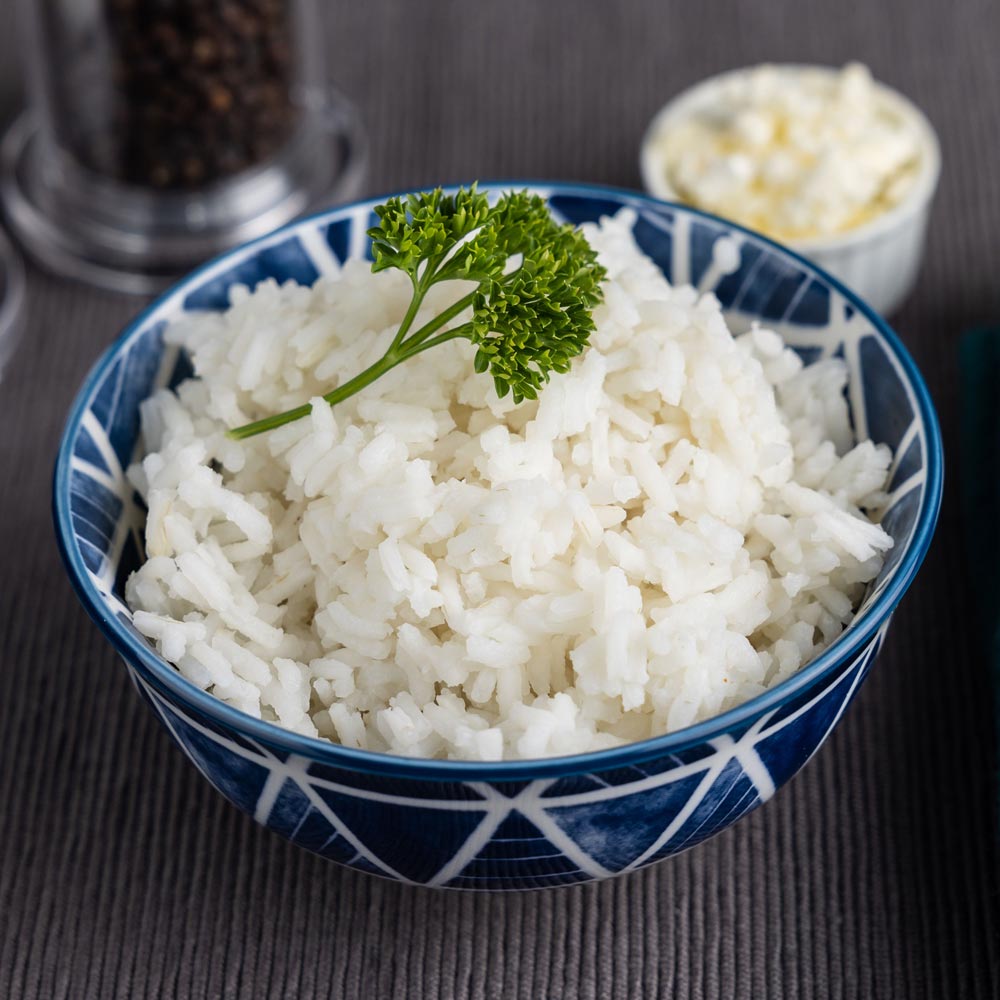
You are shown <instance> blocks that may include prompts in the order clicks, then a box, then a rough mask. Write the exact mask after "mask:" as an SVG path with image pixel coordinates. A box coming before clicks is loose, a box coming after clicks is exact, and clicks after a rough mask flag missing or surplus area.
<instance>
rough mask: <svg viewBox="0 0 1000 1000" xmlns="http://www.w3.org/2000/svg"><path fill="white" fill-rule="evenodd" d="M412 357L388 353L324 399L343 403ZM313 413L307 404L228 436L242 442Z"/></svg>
mask: <svg viewBox="0 0 1000 1000" xmlns="http://www.w3.org/2000/svg"><path fill="white" fill-rule="evenodd" d="M408 357H410V353H407V352H400V353H395V352H393V351H388V352H387V353H386V354H384V355H383V356H382V357H381V358H379V359H378V361H376V362H375V364H373V365H369V366H368V367H367V368H366V369H365V370H364V371H362V372H358V374H357V375H355V376H354V378H351V379H348V380H347V381H346V382H345V383H344V384H343V385H338V386H337V388H336V389H333V390H332V391H331V392H328V393H327V394H326V395H325V396H324V397H323V398H324V399H325V400H326V401H327V402H328V403H329V404H330V405H331V406H334V405H335V404H337V403H341V402H343V401H344V400H345V399H348V398H350V397H351V396H353V395H354V394H355V393H356V392H360V391H361V390H362V389H363V388H364V387H365V386H366V385H370V384H371V383H372V382H374V381H375V379H377V378H379V376H381V375H384V374H385V373H386V372H387V371H389V370H390V369H392V368H395V367H396V365H398V364H399V363H400V362H401V361H405V360H406V359H407V358H408ZM311 412H312V405H311V404H310V403H305V404H303V405H302V406H296V407H295V409H293V410H285V412H284V413H276V414H274V415H273V416H270V417H264V419H263V420H255V421H253V423H249V424H244V425H243V426H242V427H234V428H233V429H232V430H231V431H229V432H228V436H229V437H231V438H233V440H235V441H242V440H243V439H244V438H248V437H253V436H254V435H255V434H263V433H264V431H272V430H274V429H275V428H276V427H283V426H284V425H285V424H290V423H292V422H293V421H295V420H299V419H301V418H302V417H308V416H309V414H310V413H311Z"/></svg>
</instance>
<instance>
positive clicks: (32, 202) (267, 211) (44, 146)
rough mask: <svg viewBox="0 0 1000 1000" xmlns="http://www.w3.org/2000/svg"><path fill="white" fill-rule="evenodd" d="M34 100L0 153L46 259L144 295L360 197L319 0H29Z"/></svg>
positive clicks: (348, 121)
mask: <svg viewBox="0 0 1000 1000" xmlns="http://www.w3.org/2000/svg"><path fill="white" fill-rule="evenodd" d="M19 13H20V17H21V29H22V31H23V36H24V37H23V48H24V50H25V53H26V60H25V62H26V67H27V69H28V86H29V96H30V100H31V106H30V109H29V111H28V112H27V113H26V114H25V115H23V116H22V118H21V119H19V120H18V121H17V122H16V123H15V125H14V126H13V127H12V129H11V131H10V132H9V134H8V135H7V137H6V138H5V140H4V143H3V148H2V150H0V158H2V160H0V166H2V170H3V177H2V188H0V194H2V197H3V201H4V205H5V208H6V211H7V214H8V218H9V221H10V224H11V226H12V228H13V229H14V231H15V232H16V233H17V234H18V236H19V237H20V238H21V240H22V241H23V242H24V243H25V244H26V246H28V248H29V249H30V250H32V251H33V253H34V254H35V255H36V256H37V257H39V258H40V259H41V260H42V261H43V262H44V263H47V264H49V265H50V266H52V267H53V268H55V269H56V270H59V271H62V272H64V273H70V274H73V275H75V276H77V277H82V278H85V279H89V280H91V281H95V282H98V283H101V284H105V285H110V286H113V287H116V288H124V289H129V290H135V291H145V290H148V289H150V288H153V287H156V286H157V285H159V284H161V283H163V282H164V281H165V280H167V279H169V278H170V277H171V276H173V275H175V274H176V273H178V272H179V271H182V270H184V269H186V268H189V267H190V266H191V265H192V264H194V263H197V262H198V261H200V260H203V259H205V258H206V257H208V256H210V255H211V254H213V253H215V252H217V251H219V250H222V249H224V248H226V247H228V246H232V245H233V244H235V243H238V242H242V241H243V240H246V239H248V238H251V237H253V236H256V235H259V234H261V233H264V232H267V231H269V230H270V229H273V228H274V227H275V226H278V225H281V224H282V223H283V222H286V221H288V220H289V219H291V218H293V217H294V216H296V215H298V214H300V213H301V212H302V211H304V210H306V209H307V208H310V207H313V206H315V205H317V204H318V203H319V202H321V201H330V200H334V199H335V198H338V197H345V196H347V195H349V194H352V193H354V191H353V190H352V189H353V188H356V186H357V185H358V182H359V181H360V176H361V171H362V169H363V160H364V137H363V132H362V130H361V128H360V125H359V123H358V119H357V115H356V113H355V112H354V110H353V108H352V106H351V105H350V104H349V103H348V102H347V101H346V100H345V99H344V98H343V97H342V96H341V95H339V94H337V93H336V92H335V91H332V90H331V89H330V88H329V87H328V86H327V85H326V83H325V80H324V65H323V58H322V56H323V48H322V30H321V25H320V24H319V23H318V10H317V8H316V5H315V2H314V0H21V5H20V12H19Z"/></svg>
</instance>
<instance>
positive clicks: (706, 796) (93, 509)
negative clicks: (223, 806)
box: [54, 185, 941, 890]
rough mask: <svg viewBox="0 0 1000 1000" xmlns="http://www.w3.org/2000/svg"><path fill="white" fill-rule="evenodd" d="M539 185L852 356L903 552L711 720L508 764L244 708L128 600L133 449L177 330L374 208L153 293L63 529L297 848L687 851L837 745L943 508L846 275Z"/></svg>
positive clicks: (82, 407)
mask: <svg viewBox="0 0 1000 1000" xmlns="http://www.w3.org/2000/svg"><path fill="white" fill-rule="evenodd" d="M510 186H512V187H523V186H525V185H510ZM529 186H530V187H533V188H534V190H535V191H537V192H538V193H539V194H541V195H542V196H544V197H546V198H547V199H548V202H549V205H550V207H551V209H552V211H553V214H554V215H555V216H556V217H557V218H561V219H565V220H567V221H571V222H574V223H579V222H583V221H592V220H596V219H598V218H599V217H600V216H601V215H604V214H608V213H612V212H615V211H617V210H618V209H619V208H621V207H623V206H627V207H629V208H632V209H634V210H635V211H636V213H637V218H636V223H635V228H634V232H635V236H636V239H637V241H638V242H639V244H640V246H642V248H643V249H644V250H645V252H646V253H648V254H649V255H650V256H651V257H652V258H653V259H654V260H655V261H656V263H657V264H658V265H659V266H660V267H661V268H662V269H663V271H664V273H665V274H666V275H667V277H668V278H670V279H671V280H672V281H674V282H675V283H684V282H691V283H693V284H694V285H695V286H696V287H697V288H698V289H699V290H700V291H702V292H713V293H714V294H715V295H716V296H717V297H718V298H719V300H720V301H721V303H722V305H723V308H724V309H725V311H726V314H727V318H728V320H729V322H730V324H731V326H732V327H733V328H734V329H736V330H741V329H746V328H748V327H749V325H750V324H751V323H752V322H753V321H754V320H757V319H760V320H762V321H764V322H766V323H767V324H768V325H769V326H771V327H772V328H774V329H776V330H777V331H778V332H779V333H780V334H781V335H782V336H783V337H784V339H785V340H786V342H787V343H789V344H790V345H791V346H792V347H793V348H794V349H795V350H796V351H798V352H799V353H800V355H801V356H802V358H803V359H804V360H805V361H806V363H811V362H813V361H815V360H816V359H818V358H821V357H830V356H840V357H843V358H844V359H845V360H846V362H847V364H848V367H849V372H850V375H849V383H848V388H847V400H848V404H849V407H850V412H851V419H852V421H853V425H854V428H855V432H856V434H857V435H858V436H859V437H866V436H869V435H870V436H872V437H874V438H875V440H877V441H884V442H885V443H887V444H889V445H890V446H891V447H892V448H893V450H894V453H895V456H896V457H895V461H894V465H893V468H892V470H891V472H890V490H891V502H890V505H889V508H888V510H887V512H886V514H885V516H884V519H883V523H884V525H885V527H886V528H887V530H888V531H889V532H890V533H891V534H892V536H893V538H894V540H895V546H894V548H893V549H892V550H891V552H890V555H889V558H888V559H887V560H886V564H885V566H884V567H883V570H882V572H881V573H880V575H879V577H878V579H877V580H876V581H874V583H873V584H872V586H871V587H870V588H869V591H868V593H867V594H866V597H865V600H864V603H863V605H862V609H861V611H860V613H859V615H858V616H857V617H856V619H855V621H854V622H853V623H852V624H851V626H850V628H849V629H848V630H847V631H846V632H845V633H844V635H843V636H842V637H841V638H840V639H838V640H837V642H836V643H834V645H833V646H832V647H831V648H830V649H829V650H827V651H826V652H825V653H824V654H823V655H822V656H820V657H819V658H818V659H817V660H816V661H814V662H813V663H812V664H810V665H807V666H806V667H805V668H803V669H802V670H801V671H800V672H799V673H798V674H796V675H795V676H794V677H792V678H791V679H789V680H788V681H786V682H784V683H783V684H781V685H779V686H778V687H777V688H775V689H773V690H772V691H770V692H768V693H766V694H765V695H762V696H761V697H759V698H757V699H754V700H753V701H751V702H749V703H748V704H746V705H744V706H742V707H741V708H738V709H736V710H734V711H732V712H729V713H726V714H725V715H723V716H720V717H718V718H717V719H714V720H710V721H709V722H707V723H702V724H699V725H697V726H694V727H691V728H690V729H687V730H684V731H681V732H679V733H674V734H670V735H669V736H666V737H660V738H658V739H655V740H648V741H645V742H644V743H638V744H633V745H631V746H628V747H623V748H618V749H615V750H610V751H602V752H600V753H596V754H588V755H583V756H580V757H575V758H562V759H559V760H555V761H535V762H532V761H529V762H507V763H501V764H495V765H475V764H466V763H461V762H459V763H456V762H446V761H431V762H428V761H411V760H406V759H403V758H394V757H389V756H387V755H380V754H372V753H365V752H363V751H352V750H348V749H346V748H343V747H339V746H335V745H332V744H327V743H325V742H321V741H319V740H312V739H308V738H306V737H302V736H298V735H296V734H293V733H289V732H286V731H285V730H281V729H279V728H277V727H275V726H272V725H270V724H269V723H264V722H261V721H260V720H255V719H251V718H249V717H248V716H245V715H242V713H240V712H238V711H236V710H235V709H232V708H230V707H229V706H227V705H224V704H223V703H221V702H218V701H216V700H215V699H214V698H212V697H211V696H210V695H207V694H205V693H204V692H202V691H199V690H197V689H196V688H194V687H193V686H192V685H190V684H189V683H188V682H187V681H186V680H184V679H183V678H182V677H181V676H180V675H179V674H178V673H177V672H176V671H175V670H174V669H173V667H171V666H170V665H169V664H167V663H166V662H165V661H163V660H162V659H160V658H159V657H158V656H157V655H156V653H155V652H154V651H153V650H152V649H151V648H150V646H149V645H148V644H147V643H146V641H145V640H144V639H143V638H142V636H141V635H140V634H139V633H138V632H137V631H136V630H135V629H134V627H133V626H132V624H131V616H130V613H129V611H128V608H127V607H126V606H125V604H124V600H123V597H122V593H123V585H124V581H125V579H126V578H127V576H128V574H129V572H131V570H132V569H134V568H135V567H136V566H137V565H138V563H139V560H140V559H141V552H142V525H143V511H142V508H141V505H140V504H139V503H138V500H137V497H136V496H135V494H134V493H133V491H132V490H131V488H130V487H129V486H128V484H127V482H126V480H125V476H124V471H123V470H124V468H125V467H126V466H127V464H128V462H129V461H130V459H131V457H132V456H133V454H134V451H135V448H136V444H137V435H138V403H139V401H140V400H141V399H143V398H144V397H145V396H146V395H148V394H149V392H150V391H151V389H152V388H153V387H154V386H156V385H173V384H176V383H177V382H179V381H180V380H182V379H183V378H185V377H187V376H188V375H189V374H190V367H189V365H188V362H187V359H186V358H185V357H183V356H179V355H178V354H177V352H176V351H174V350H172V349H166V348H165V347H164V345H163V340H162V331H163V328H164V326H165V325H166V323H167V322H170V321H171V320H173V319H176V318H177V317H178V316H180V315H181V314H183V312H185V311H186V310H192V309H202V308H219V307H221V306H223V305H225V303H226V297H227V295H228V289H229V288H230V286H231V285H232V284H234V283H250V284H253V283H255V282H257V281H259V280H262V279H264V278H273V279H275V280H277V281H279V282H282V281H286V280H296V281H300V282H309V281H313V280H315V278H316V277H317V276H318V275H322V274H331V273H336V271H337V270H338V269H339V267H340V265H341V264H342V263H343V261H344V260H346V259H347V258H349V257H366V256H368V255H369V247H368V240H367V237H366V235H365V230H366V229H367V227H368V226H369V225H371V223H372V204H371V203H361V204H358V205H353V206H348V207H346V208H342V209H335V210H332V211H330V212H326V213H324V214H322V215H319V216H316V217H314V218H311V219H306V220H303V221H302V222H299V223H296V224H293V225H292V226H291V227H288V228H286V229H285V230H282V231H280V232H278V233H276V234H273V235H272V236H269V237H266V238H264V239H263V240H259V241H257V242H256V243H254V244H250V245H248V246H247V247H243V248H241V249H239V250H236V251H234V252H232V253H230V254H227V255H226V256H225V257H223V258H220V259H219V260H218V261H215V262H213V263H212V264H209V265H207V266H206V267H205V268H203V269H202V270H201V271H199V272H196V273H195V274H194V275H192V276H191V277H190V278H188V279H187V280H186V281H184V282H183V283H182V284H181V285H179V286H178V287H177V288H176V289H175V290H174V291H172V292H170V293H168V294H167V295H166V296H164V297H163V298H162V299H161V300H160V301H159V302H157V303H155V304H154V305H153V306H152V307H151V308H150V309H149V310H148V311H147V312H146V313H145V314H144V315H143V316H141V317H140V318H139V319H138V320H137V321H136V322H135V323H134V324H133V326H132V327H131V328H130V329H129V330H127V331H126V332H125V334H124V335H123V336H122V338H121V339H120V340H119V341H118V342H117V343H116V344H115V345H114V346H113V347H112V348H111V349H110V351H109V352H108V354H107V355H106V356H105V357H104V358H103V359H102V360H101V361H100V362H99V363H98V365H97V366H96V368H95V370H94V371H93V373H92V374H91V376H90V377H89V379H88V381H87V383H86V385H85V386H84V388H83V390H82V391H81V393H80V396H79V397H78V400H77V403H76V406H75V408H74V411H73V413H72V415H71V417H70V419H69V422H68V425H67V429H66V432H65V435H64V438H63V442H62V447H61V449H60V455H59V459H58V462H57V468H56V481H55V495H54V506H55V516H56V525H57V533H58V539H59V543H60V547H61V550H62V554H63V557H64V560H65V561H66V565H67V568H68V570H69V574H70V578H71V580H72V581H73V584H74V586H75V587H76V589H77V592H78V594H79V595H80V597H81V599H82V600H83V603H84V605H85V606H86V608H87V610H88V611H89V612H90V614H91V616H92V617H93V618H94V619H95V621H96V622H97V623H98V625H99V626H100V627H101V628H102V630H103V631H104V632H105V633H106V634H107V635H108V637H109V639H110V640H111V641H112V643H113V644H114V645H115V647H116V648H117V649H118V650H119V652H120V653H121V654H122V655H123V657H124V659H125V661H126V664H127V666H128V668H129V671H130V674H131V676H132V678H133V680H134V682H135V684H136V687H137V688H138V690H139V692H140V694H141V695H142V696H143V698H144V699H145V700H146V701H148V702H149V704H150V705H151V706H152V707H153V709H154V710H155V712H156V714H157V716H158V718H159V719H160V721H161V722H162V723H163V725H164V726H165V727H166V728H167V730H168V732H169V733H170V734H171V736H172V737H173V739H174V740H175V741H176V742H177V744H178V745H179V746H180V747H181V748H182V749H183V750H184V752H185V753H186V754H187V756H188V757H189V758H190V759H191V761H192V762H193V763H194V764H195V766H196V767H197V768H198V769H199V770H200V771H201V772H202V774H204V775H205V777H206V778H207V779H208V780H209V781H210V782H211V783H212V784H213V785H214V786H215V787H216V788H217V789H218V790H219V791H220V792H221V793H222V794H223V795H224V796H225V797H226V798H227V799H229V801H231V802H232V803H233V804H235V805H236V806H238V807H239V808H240V809H242V810H244V811H245V812H247V813H249V814H250V815H251V816H253V817H254V818H255V819H256V820H257V821H258V822H260V823H262V824H264V825H265V826H267V827H268V828H269V829H272V830H274V831H275V832H276V833H278V834H280V835H281V836H283V837H286V838H287V839H289V840H291V841H292V842H293V843H296V844H299V845H301V846H302V847H305V848H307V849H308V850H311V851H314V852H316V853H318V854H320V855H322V856H324V857H327V858H330V859H331V860H335V861H338V862H340V863H342V864H346V865H350V866H351V867H354V868H357V869H359V870H362V871H366V872H372V873H376V874H379V875H383V876H387V877H389V878H394V879H398V880H400V881H404V882H410V883H415V884H420V885H431V886H446V887H449V888H466V889H491V890H493V889H522V888H536V887H540V886H547V885H566V884H572V883H575V882H581V881H588V880H590V879H596V878H604V877H607V876H610V875H614V874H617V873H619V872H625V871H631V870H634V869H636V868H641V867H643V866H645V865H647V864H650V863H652V862H654V861H657V860H659V859H661V858H664V857H667V856H669V855H671V854H676V853H677V852H679V851H682V850H686V849H687V848H689V847H692V846H693V845H695V844H697V843H699V842H701V841H702V840H705V839H706V838H708V837H710V836H712V835H713V834H714V833H717V832H718V831H719V830H721V829H723V828H725V827H726V826H729V825H730V824H732V823H734V822H735V821H736V820H737V819H738V818H739V817H740V816H742V815H745V814H746V813H747V812H749V811H750V810H751V809H754V808H755V807H756V806H758V805H760V804H761V803H762V802H765V801H767V799H769V798H770V797H771V795H773V794H774V792H775V790H776V789H777V788H778V787H780V786H781V785H782V784H784V782H785V781H787V780H788V779H789V778H790V777H791V776H792V775H793V774H795V772H796V771H798V770H799V768H801V767H802V765H803V764H804V763H805V762H806V761H807V760H808V758H809V757H810V756H811V755H812V754H813V753H814V752H815V751H816V750H817V748H818V747H819V746H820V745H821V744H822V743H823V741H824V740H825V738H826V736H827V735H828V734H829V732H830V731H831V730H832V729H833V727H834V726H835V725H836V724H837V722H838V720H839V719H840V717H841V715H842V714H843V712H844V710H845V708H846V707H847V704H848V703H849V702H850V700H851V698H852V697H853V695H854V693H855V691H856V690H857V688H858V685H859V684H860V683H861V680H862V679H863V678H864V676H865V674H866V673H867V671H868V669H869V667H870V665H871V662H872V660H873V658H874V656H875V653H876V652H877V650H878V647H879V645H880V644H881V642H882V638H883V636H884V635H885V631H886V628H887V627H888V623H889V615H890V613H891V611H892V609H893V608H894V607H895V605H896V603H897V602H898V600H899V598H900V597H901V596H902V593H903V591H904V590H905V589H906V587H907V586H908V585H909V582H910V581H911V580H912V577H913V574H914V573H915V572H916V570H917V568H918V566H919V564H920V561H921V560H922V558H923V555H924V552H925V551H926V549H927V546H928V544H929V541H930V535H931V532H932V530H933V527H934V522H935V520H936V517H937V510H938V505H939V502H940V491H941V457H940V439H939V432H938V428H937V422H936V418H935V416H934V413H933V409H932V407H931V405H930V402H929V399H928V397H927V393H926V389H925V388H924V386H923V383H922V381H921V379H920V376H919V374H918V373H917V372H916V369H915V368H914V366H913V363H912V361H911V360H910V358H909V356H908V355H907V354H906V352H905V350H904V349H903V348H902V346H901V345H900V344H899V342H898V340H897V339H896V338H895V336H894V335H893V334H892V332H891V331H890V330H889V329H888V328H887V327H886V326H885V325H884V323H882V322H881V320H879V319H878V318H877V317H876V316H874V315H873V314H872V313H871V312H870V311H869V310H868V309H867V308H866V307H864V306H863V305H862V304H861V303H859V302H858V301H857V300H855V299H854V298H853V297H852V296H851V294H850V293H849V292H847V291H846V290H845V289H843V288H842V287H840V286H839V285H838V284H837V283H836V282H835V281H833V280H832V279H829V278H827V277H826V276H825V275H823V274H821V273H820V272H818V271H816V269H815V268H814V267H812V266H811V265H810V264H808V263H807V262H805V261H803V260H801V259H800V258H798V257H796V256H795V255H794V254H791V253H789V252H787V251H785V250H783V249H781V248H779V247H777V246H775V245H774V244H772V243H769V242H768V241H767V240H764V239H762V238H760V237H758V236H755V235H754V234H751V233H748V232H746V231H744V230H740V229H739V228H738V227H735V226H732V225H730V224H728V223H725V222H722V221H720V220H717V219H713V218H711V217H709V216H704V215H701V214H699V213H697V212H695V211H693V210H689V209H685V208H681V207H678V206H671V205H665V204H663V203H659V202H655V201H652V200H651V199H648V198H645V197H643V196H640V195H635V194H632V193H629V192H618V191H614V190H612V189H604V188H592V187H585V186H580V185H545V186H537V185H534V186H532V185H529Z"/></svg>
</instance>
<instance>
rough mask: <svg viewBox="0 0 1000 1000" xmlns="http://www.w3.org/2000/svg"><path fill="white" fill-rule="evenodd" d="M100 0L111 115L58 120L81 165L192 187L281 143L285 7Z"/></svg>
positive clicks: (286, 101)
mask: <svg viewBox="0 0 1000 1000" xmlns="http://www.w3.org/2000/svg"><path fill="white" fill-rule="evenodd" d="M102 2H103V5H104V18H105V21H106V24H107V28H108V39H109V42H110V63H111V65H110V67H109V80H108V86H109V88H110V107H109V113H107V114H106V115H105V116H104V118H103V119H102V120H100V121H95V120H93V119H92V118H90V119H88V120H87V121H86V122H82V121H80V120H78V121H73V116H72V114H67V116H66V123H67V131H68V133H69V134H68V135H67V136H66V138H67V140H68V145H69V147H70V149H71V151H72V152H73V153H74V154H75V155H76V156H77V157H78V158H79V159H80V160H81V162H83V163H84V164H85V165H86V166H87V167H89V168H90V169H92V170H94V171H96V172H98V173H101V174H104V175H106V176H110V177H112V178H114V179H116V180H120V181H124V182H126V183H130V184H136V185H142V186H150V187H155V188H159V189H172V188H173V189H194V188H199V187H203V186H205V185H207V184H211V183H213V182H215V181H219V180H222V179H225V178H226V177H229V176H232V175H233V174H235V173H238V172H239V171H241V170H244V169H246V168H247V167H251V166H254V165H256V164H259V163H261V162H262V161H263V160H266V159H267V158H268V157H270V156H273V155H274V154H275V153H276V152H278V151H279V150H280V149H281V147H282V145H283V144H284V143H285V142H287V140H288V138H289V136H290V133H291V131H292V129H293V128H294V126H295V121H296V110H295V107H294V105H293V102H292V99H291V91H292V83H293V79H292V75H293V69H292V60H291V58H290V55H289V54H290V53H291V52H292V51H293V50H294V46H293V30H294V27H293V6H294V4H293V3H292V0H267V2H262V0H102ZM70 103H71V101H70V100H69V99H67V106H69V105H70Z"/></svg>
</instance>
